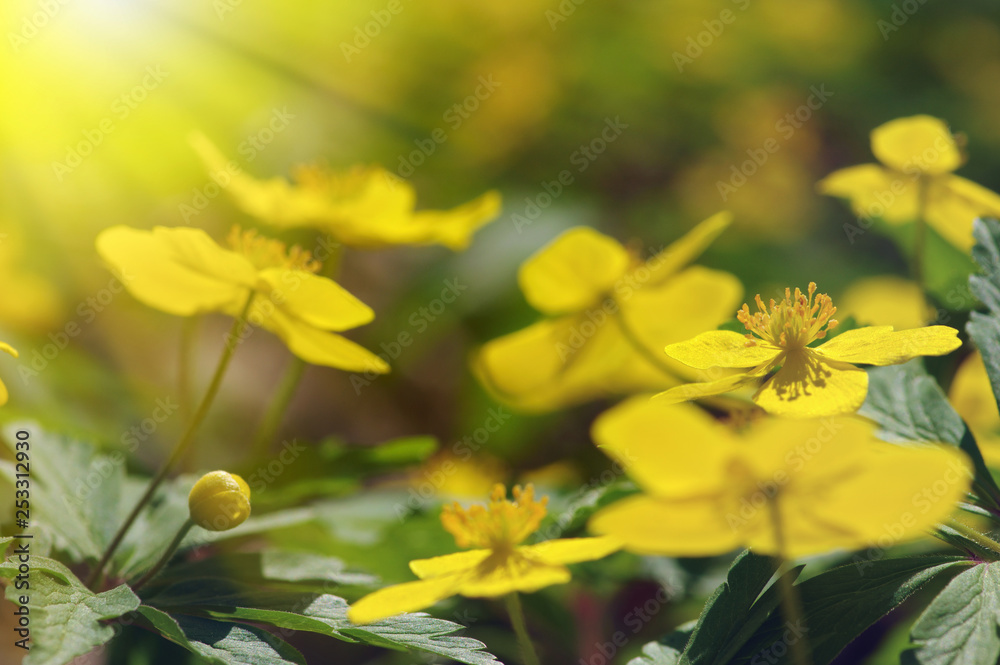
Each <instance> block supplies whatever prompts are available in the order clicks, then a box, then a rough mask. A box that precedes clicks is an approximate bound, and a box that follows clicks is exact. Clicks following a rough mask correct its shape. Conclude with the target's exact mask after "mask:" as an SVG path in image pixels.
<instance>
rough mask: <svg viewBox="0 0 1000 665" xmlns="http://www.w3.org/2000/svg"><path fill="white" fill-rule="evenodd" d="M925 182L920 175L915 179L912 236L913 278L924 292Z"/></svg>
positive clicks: (925, 238) (925, 240) (925, 241)
mask: <svg viewBox="0 0 1000 665" xmlns="http://www.w3.org/2000/svg"><path fill="white" fill-rule="evenodd" d="M926 211H927V183H926V181H925V180H924V178H923V177H922V176H921V178H920V179H919V180H917V220H916V225H917V226H916V230H915V231H916V233H915V236H914V238H913V280H914V281H915V282H916V283H917V286H919V287H920V290H921V292H925V293H926V290H927V288H926V285H925V284H924V280H925V275H924V247H925V245H926V244H927V220H926V219H925V217H926Z"/></svg>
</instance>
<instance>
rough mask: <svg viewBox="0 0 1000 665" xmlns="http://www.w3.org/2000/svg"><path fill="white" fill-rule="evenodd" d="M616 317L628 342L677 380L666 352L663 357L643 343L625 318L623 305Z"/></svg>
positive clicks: (656, 366)
mask: <svg viewBox="0 0 1000 665" xmlns="http://www.w3.org/2000/svg"><path fill="white" fill-rule="evenodd" d="M615 318H616V319H617V320H618V326H619V327H620V328H621V330H622V334H623V335H624V336H625V339H626V340H628V343H629V344H631V345H632V348H633V349H635V350H636V351H637V352H638V353H639V355H641V356H642V357H643V358H645V359H646V361H647V362H648V363H649V364H651V365H653V367H655V368H656V369H658V370H659V371H660V372H662V373H663V374H666V375H667V376H668V377H670V378H672V379H675V380H676V379H677V378H678V376H677V374H676V373H675V372H674V370H673V369H671V367H670V365H668V364H667V361H666V355H665V354H664V355H663V357H660V354H657V353H654V352H653V351H652V350H650V348H649V347H647V346H646V345H645V344H643V342H642V340H641V339H639V336H638V335H636V334H635V331H634V330H632V326H631V325H630V324H629V322H628V320H627V319H626V318H625V313H624V312H623V311H622V310H621V307H619V309H618V313H617V314H616V315H615Z"/></svg>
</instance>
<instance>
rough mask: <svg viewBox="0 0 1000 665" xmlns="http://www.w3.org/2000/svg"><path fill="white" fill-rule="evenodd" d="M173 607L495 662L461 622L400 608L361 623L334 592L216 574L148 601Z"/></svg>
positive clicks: (473, 664) (479, 663)
mask: <svg viewBox="0 0 1000 665" xmlns="http://www.w3.org/2000/svg"><path fill="white" fill-rule="evenodd" d="M148 602H149V603H150V604H151V605H155V606H156V607H159V608H163V609H165V610H168V611H170V612H179V613H181V614H186V615H187V614H197V615H201V616H205V617H209V618H212V619H218V620H226V621H241V622H253V623H266V624H270V625H272V626H276V627H278V628H282V629H286V630H303V631H307V632H312V633H319V634H321V635H327V636H329V637H335V638H337V639H340V640H344V641H346V642H364V643H365V644H371V645H374V646H380V647H386V648H390V649H397V650H404V651H406V650H409V651H425V652H428V653H433V654H437V655H440V656H445V657H447V658H450V659H452V660H457V661H459V662H462V663H468V664H469V665H496V663H497V660H496V658H494V657H493V655H492V654H490V653H487V652H486V651H484V649H485V648H486V645H484V644H483V643H482V642H479V641H478V640H474V639H471V638H468V637H456V636H454V635H452V633H454V632H455V631H457V630H461V629H462V628H463V626H461V625H460V624H456V623H452V622H450V621H444V620H441V619H434V618H432V617H429V616H427V615H426V614H402V615H399V616H396V617H392V618H389V619H384V620H382V621H376V622H374V623H370V624H366V625H363V626H359V625H357V624H354V623H351V622H350V621H349V620H348V619H347V608H348V605H347V601H345V600H344V599H343V598H340V597H338V596H333V595H330V594H315V593H294V592H285V591H270V590H262V589H260V588H258V587H251V586H247V585H238V584H232V583H228V582H219V581H214V580H199V581H196V582H184V583H180V584H176V585H174V586H172V587H170V588H168V589H166V590H165V591H164V592H163V593H161V594H159V595H156V596H154V597H153V598H151V599H150V600H149V601H148Z"/></svg>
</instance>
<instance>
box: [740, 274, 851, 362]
mask: <svg viewBox="0 0 1000 665" xmlns="http://www.w3.org/2000/svg"><path fill="white" fill-rule="evenodd" d="M756 302H757V310H758V311H757V312H756V313H755V314H751V313H750V307H749V306H748V305H747V304H746V303H744V304H743V309H741V310H740V311H739V312H737V313H736V318H737V319H738V320H739V322H740V323H742V324H743V325H744V327H746V329H747V331H748V333H747V344H746V345H747V346H756V344H757V340H756V339H754V335H756V336H757V337H759V338H760V339H762V340H764V341H766V342H770V343H771V344H774V345H775V346H780V347H781V348H783V349H789V350H796V349H804V348H805V347H806V346H808V345H809V344H810V343H811V342H813V341H814V340H817V339H823V338H824V337H826V333H827V332H829V331H830V330H833V329H834V328H835V327H837V320H836V319H834V318H832V317H833V315H834V314H835V313H836V311H837V308H836V307H834V306H833V301H832V300H831V299H830V296H828V295H826V294H825V293H819V294H817V293H816V282H809V290H808V294H804V293H802V291H800V290H799V289H798V288H797V287H796V289H795V293H794V294H792V292H791V289H788V288H786V289H785V298H784V300H782V301H781V302H777V303H776V302H775V301H774V299H773V298H772V299H771V302H770V304H769V306H768V307H765V306H764V301H763V300H761V297H760V294H757V297H756Z"/></svg>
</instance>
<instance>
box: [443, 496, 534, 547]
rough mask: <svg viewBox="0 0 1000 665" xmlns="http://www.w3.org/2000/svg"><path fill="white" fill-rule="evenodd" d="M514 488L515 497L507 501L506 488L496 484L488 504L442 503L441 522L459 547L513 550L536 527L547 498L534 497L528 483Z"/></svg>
mask: <svg viewBox="0 0 1000 665" xmlns="http://www.w3.org/2000/svg"><path fill="white" fill-rule="evenodd" d="M513 492H514V500H513V501H508V500H507V499H506V495H507V490H506V488H505V487H504V486H503V485H500V484H497V485H494V486H493V492H492V493H491V495H490V502H489V504H488V505H487V506H479V505H476V506H471V507H469V508H462V506H461V505H459V504H458V503H454V504H452V505H450V506H445V507H444V509H443V510H442V512H441V524H442V525H444V528H445V529H447V530H448V532H449V533H451V535H452V536H454V537H455V543H457V544H458V546H459V547H464V548H470V547H472V548H489V549H492V550H503V551H507V550H512V549H513V548H514V547H515V546H517V545H518V544H519V543H521V542H522V541H523V540H524V539H525V538H527V537H528V536H530V535H531V534H532V533H534V532H535V531H536V530H537V529H538V525H539V524H541V522H542V518H544V517H545V514H546V509H545V506H546V504H547V503H548V500H549V498H548V497H547V496H546V497H542V499H541V500H540V501H536V500H535V490H534V488H533V487H532V486H531V485H527V486H526V487H525V488H524V489H523V490H522V489H521V487H519V486H515V487H514V490H513Z"/></svg>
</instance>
